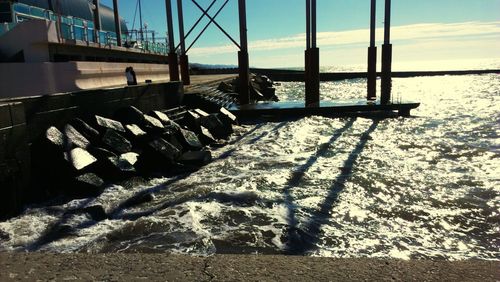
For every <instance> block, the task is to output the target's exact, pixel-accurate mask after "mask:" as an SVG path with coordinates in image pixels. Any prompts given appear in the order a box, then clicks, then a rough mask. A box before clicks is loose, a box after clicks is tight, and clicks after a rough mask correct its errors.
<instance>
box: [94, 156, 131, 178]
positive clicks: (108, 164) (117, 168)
mask: <svg viewBox="0 0 500 282" xmlns="http://www.w3.org/2000/svg"><path fill="white" fill-rule="evenodd" d="M138 158H139V155H138V154H136V153H132V152H131V153H126V154H122V155H120V156H118V157H109V158H108V159H106V160H103V161H102V162H100V165H99V168H98V171H99V173H100V174H101V175H103V176H105V178H107V179H109V180H113V181H119V180H124V179H127V178H130V177H132V176H134V175H136V172H137V171H136V168H135V166H134V165H135V164H136V163H137V160H138Z"/></svg>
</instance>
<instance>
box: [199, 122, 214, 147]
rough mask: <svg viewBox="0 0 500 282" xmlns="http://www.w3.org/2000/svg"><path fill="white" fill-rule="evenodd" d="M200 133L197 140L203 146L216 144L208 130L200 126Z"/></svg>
mask: <svg viewBox="0 0 500 282" xmlns="http://www.w3.org/2000/svg"><path fill="white" fill-rule="evenodd" d="M200 128H201V132H200V134H199V139H200V141H201V142H202V143H203V144H205V145H209V144H212V143H215V142H217V140H216V139H215V137H214V136H213V135H212V133H210V130H208V129H207V128H206V127H204V126H201V127H200Z"/></svg>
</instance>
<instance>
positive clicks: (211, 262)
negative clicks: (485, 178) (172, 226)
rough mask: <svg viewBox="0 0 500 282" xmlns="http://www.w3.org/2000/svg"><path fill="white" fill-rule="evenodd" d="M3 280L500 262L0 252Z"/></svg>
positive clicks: (469, 275)
mask: <svg viewBox="0 0 500 282" xmlns="http://www.w3.org/2000/svg"><path fill="white" fill-rule="evenodd" d="M0 261H1V262H2V271H1V272H0V280H1V281H10V280H42V281H46V280H58V281H62V280H87V281H96V280H106V281H125V280H133V281H136V280H145V279H147V280H150V281H294V280H297V279H302V280H304V281H381V280H383V281H386V280H391V279H392V280H395V281H495V280H496V279H498V278H499V276H498V275H499V272H498V269H499V267H500V262H498V261H480V260H465V261H453V262H451V261H446V260H409V261H406V260H396V259H377V258H347V259H339V258H320V257H304V256H264V255H214V256H207V257H198V256H188V255H173V254H141V253H134V254H117V253H109V254H88V253H75V254H54V253H0Z"/></svg>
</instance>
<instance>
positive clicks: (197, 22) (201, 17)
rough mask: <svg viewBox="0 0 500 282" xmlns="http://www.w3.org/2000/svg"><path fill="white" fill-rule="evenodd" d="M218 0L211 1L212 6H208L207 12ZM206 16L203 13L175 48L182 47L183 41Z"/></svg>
mask: <svg viewBox="0 0 500 282" xmlns="http://www.w3.org/2000/svg"><path fill="white" fill-rule="evenodd" d="M216 2H217V0H213V1H212V3H210V6H208V8H207V13H208V11H210V9H212V7H213V6H214V4H215V3H216ZM204 17H205V15H201V16H200V17H199V18H198V20H197V21H196V22H195V23H194V25H193V27H191V29H189V31H188V33H186V35H185V36H184V38H182V40H181V43H179V45H177V47H175V50H177V49H179V47H181V45H182V43H183V41H184V42H186V39H187V38H188V36H189V35H191V32H193V30H194V29H195V28H196V27H197V26H198V24H199V23H200V22H201V20H202V19H203V18H204Z"/></svg>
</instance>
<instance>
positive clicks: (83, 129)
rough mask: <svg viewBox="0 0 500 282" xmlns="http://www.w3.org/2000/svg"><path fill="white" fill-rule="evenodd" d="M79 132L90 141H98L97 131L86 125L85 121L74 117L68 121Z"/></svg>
mask: <svg viewBox="0 0 500 282" xmlns="http://www.w3.org/2000/svg"><path fill="white" fill-rule="evenodd" d="M69 125H71V126H73V128H75V129H76V130H77V131H78V132H79V133H81V134H82V135H83V136H85V138H87V140H89V141H90V142H91V143H94V144H96V143H98V142H99V131H97V130H95V129H94V128H93V127H92V126H90V125H88V124H87V123H86V122H85V121H83V120H81V119H79V118H75V119H73V120H71V121H70V122H69Z"/></svg>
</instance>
